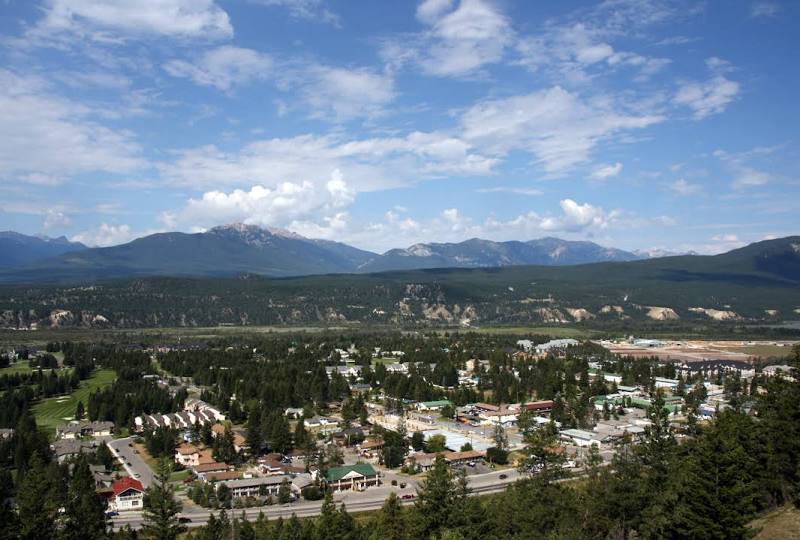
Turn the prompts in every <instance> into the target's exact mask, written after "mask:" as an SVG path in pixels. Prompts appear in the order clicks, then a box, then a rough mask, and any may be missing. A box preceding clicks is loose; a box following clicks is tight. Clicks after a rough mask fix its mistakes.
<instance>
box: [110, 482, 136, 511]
mask: <svg viewBox="0 0 800 540" xmlns="http://www.w3.org/2000/svg"><path fill="white" fill-rule="evenodd" d="M143 502H144V486H142V483H141V482H139V481H138V480H136V479H135V478H131V477H129V476H126V477H124V478H120V479H119V480H117V481H115V482H114V483H113V484H111V500H110V501H109V508H110V509H111V510H116V511H117V512H124V511H125V510H141V509H142V505H143Z"/></svg>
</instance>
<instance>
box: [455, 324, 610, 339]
mask: <svg viewBox="0 0 800 540" xmlns="http://www.w3.org/2000/svg"><path fill="white" fill-rule="evenodd" d="M451 332H475V333H477V334H501V335H524V336H531V335H534V334H535V335H540V336H550V337H553V338H585V339H587V338H590V337H592V335H594V334H597V333H599V332H596V331H594V330H589V329H586V328H575V327H568V326H485V327H480V328H457V329H456V328H454V329H453V330H451Z"/></svg>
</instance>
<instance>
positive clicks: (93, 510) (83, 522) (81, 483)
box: [62, 455, 109, 540]
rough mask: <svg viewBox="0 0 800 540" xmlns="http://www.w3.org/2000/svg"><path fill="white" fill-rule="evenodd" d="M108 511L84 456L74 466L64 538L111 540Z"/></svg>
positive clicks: (66, 508) (67, 504)
mask: <svg viewBox="0 0 800 540" xmlns="http://www.w3.org/2000/svg"><path fill="white" fill-rule="evenodd" d="M105 511H106V501H105V499H104V498H103V497H101V496H100V495H99V494H98V493H97V491H96V490H95V482H94V477H93V476H92V472H91V470H90V469H89V461H88V460H87V459H86V456H84V455H81V456H80V457H79V458H78V459H77V461H76V462H75V464H74V467H73V472H72V480H71V481H70V486H69V492H68V493H67V502H66V505H65V517H66V520H65V524H64V530H63V532H62V538H64V539H68V540H83V539H84V538H92V539H98V540H99V539H102V538H108V536H109V535H108V522H107V521H106V516H105Z"/></svg>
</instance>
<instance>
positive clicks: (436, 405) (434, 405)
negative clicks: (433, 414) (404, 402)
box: [417, 399, 453, 411]
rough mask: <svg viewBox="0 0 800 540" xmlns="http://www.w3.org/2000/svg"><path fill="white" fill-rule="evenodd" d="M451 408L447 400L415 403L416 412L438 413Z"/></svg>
mask: <svg viewBox="0 0 800 540" xmlns="http://www.w3.org/2000/svg"><path fill="white" fill-rule="evenodd" d="M448 406H450V407H452V406H453V404H452V403H450V400H447V399H440V400H437V401H420V402H419V403H417V410H418V411H439V410H441V409H444V408H445V407H448Z"/></svg>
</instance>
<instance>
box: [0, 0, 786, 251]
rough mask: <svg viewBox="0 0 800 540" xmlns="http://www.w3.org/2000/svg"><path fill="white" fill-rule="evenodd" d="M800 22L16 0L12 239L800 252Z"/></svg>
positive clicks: (9, 143)
mask: <svg viewBox="0 0 800 540" xmlns="http://www.w3.org/2000/svg"><path fill="white" fill-rule="evenodd" d="M798 45H800V2H794V1H786V2H779V1H767V0H725V1H707V2H683V1H674V2H673V1H662V0H605V1H602V2H578V1H573V0H559V1H558V2H548V1H528V0H524V1H523V0H520V1H512V0H496V1H493V0H424V1H422V2H413V1H411V0H409V1H388V0H387V1H373V0H364V1H359V0H342V1H334V0H331V1H325V0H126V1H119V0H0V230H5V229H10V230H16V231H18V232H22V233H25V234H43V235H48V236H53V237H54V236H61V235H65V236H67V237H68V238H70V239H73V240H76V241H81V242H84V243H86V244H88V245H93V246H106V245H114V244H119V243H123V242H126V241H130V240H131V239H133V238H136V237H140V236H143V235H147V234H152V233H156V232H164V231H184V232H199V231H204V230H207V229H209V228H211V227H214V226H217V225H222V224H227V223H234V222H244V223H249V224H255V225H260V226H265V227H280V228H286V229H290V230H292V231H295V232H297V233H299V234H302V235H305V236H308V237H313V238H325V239H331V240H337V241H342V242H346V243H349V244H352V245H355V246H357V247H360V248H364V249H370V250H375V251H384V250H387V249H390V248H395V247H407V246H409V245H411V244H414V243H417V242H457V241H461V240H465V239H468V238H473V237H479V238H487V239H491V240H512V239H513V240H529V239H534V238H540V237H543V236H557V237H560V238H566V239H580V240H592V241H594V242H597V243H599V244H602V245H606V246H612V247H617V248H622V249H629V250H634V249H640V250H669V251H678V252H684V251H688V250H694V251H697V252H700V253H717V252H722V251H726V250H729V249H732V248H735V247H739V246H741V245H744V244H746V243H750V242H754V241H758V240H763V239H765V238H774V237H780V236H788V235H791V234H799V233H800V160H798V153H799V151H800V146H799V145H800V141H799V140H798V127H797V126H798V125H800V107H798V96H800V70H798V66H800V57H799V55H800V52H798V51H800V47H798Z"/></svg>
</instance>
